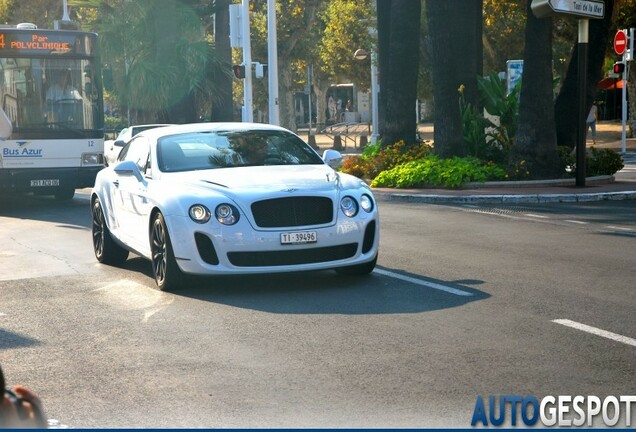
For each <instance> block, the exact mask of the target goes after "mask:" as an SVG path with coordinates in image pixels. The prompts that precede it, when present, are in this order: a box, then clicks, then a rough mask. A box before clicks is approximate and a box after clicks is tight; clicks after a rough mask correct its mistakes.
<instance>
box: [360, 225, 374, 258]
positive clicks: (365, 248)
mask: <svg viewBox="0 0 636 432" xmlns="http://www.w3.org/2000/svg"><path fill="white" fill-rule="evenodd" d="M374 240H375V221H371V222H369V225H367V228H366V229H365V230H364V241H363V242H362V253H367V252H369V251H370V250H371V248H372V247H373V242H374Z"/></svg>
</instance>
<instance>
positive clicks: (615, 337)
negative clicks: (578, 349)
mask: <svg viewBox="0 0 636 432" xmlns="http://www.w3.org/2000/svg"><path fill="white" fill-rule="evenodd" d="M552 322H554V323H557V324H561V325H564V326H567V327H572V328H573V329H577V330H581V331H584V332H587V333H591V334H593V335H597V336H601V337H604V338H607V339H611V340H613V341H616V342H622V343H624V344H627V345H631V346H635V347H636V339H632V338H630V337H627V336H623V335H619V334H616V333H612V332H609V331H607V330H601V329H599V328H596V327H591V326H588V325H585V324H581V323H578V322H576V321H570V320H568V319H555V320H552Z"/></svg>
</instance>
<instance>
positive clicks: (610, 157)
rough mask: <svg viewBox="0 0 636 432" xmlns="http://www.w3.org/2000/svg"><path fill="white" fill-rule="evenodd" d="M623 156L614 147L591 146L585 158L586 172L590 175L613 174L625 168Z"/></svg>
mask: <svg viewBox="0 0 636 432" xmlns="http://www.w3.org/2000/svg"><path fill="white" fill-rule="evenodd" d="M624 166H625V165H624V164H623V158H622V157H621V155H620V154H618V153H617V152H616V151H615V150H612V149H596V148H594V147H592V148H590V151H589V152H588V153H587V157H586V159H585V173H586V175H587V176H588V177H592V176H599V175H613V174H615V173H616V172H618V171H620V170H622V169H623V167H624Z"/></svg>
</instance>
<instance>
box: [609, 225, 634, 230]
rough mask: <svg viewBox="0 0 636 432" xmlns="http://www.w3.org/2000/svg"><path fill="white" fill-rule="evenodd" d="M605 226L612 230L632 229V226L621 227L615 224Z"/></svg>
mask: <svg viewBox="0 0 636 432" xmlns="http://www.w3.org/2000/svg"><path fill="white" fill-rule="evenodd" d="M605 228H608V229H612V230H619V231H631V230H632V229H631V228H625V227H619V226H615V225H607V226H605Z"/></svg>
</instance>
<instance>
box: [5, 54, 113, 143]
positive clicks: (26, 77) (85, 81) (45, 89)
mask: <svg viewBox="0 0 636 432" xmlns="http://www.w3.org/2000/svg"><path fill="white" fill-rule="evenodd" d="M97 71H99V67H97V65H96V64H94V63H93V60H92V59H81V58H60V59H57V58H42V57H39V58H27V57H7V58H0V97H1V99H0V100H1V103H2V108H3V109H4V111H5V113H7V116H8V117H9V119H10V120H11V122H12V123H13V132H14V135H13V136H14V138H30V139H35V138H44V137H46V138H81V137H86V138H90V137H99V136H100V134H101V135H103V128H104V125H103V108H102V98H101V97H100V92H99V90H100V89H99V83H100V80H99V78H98V77H96V76H95V75H94V74H95V73H96V72H97Z"/></svg>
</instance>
